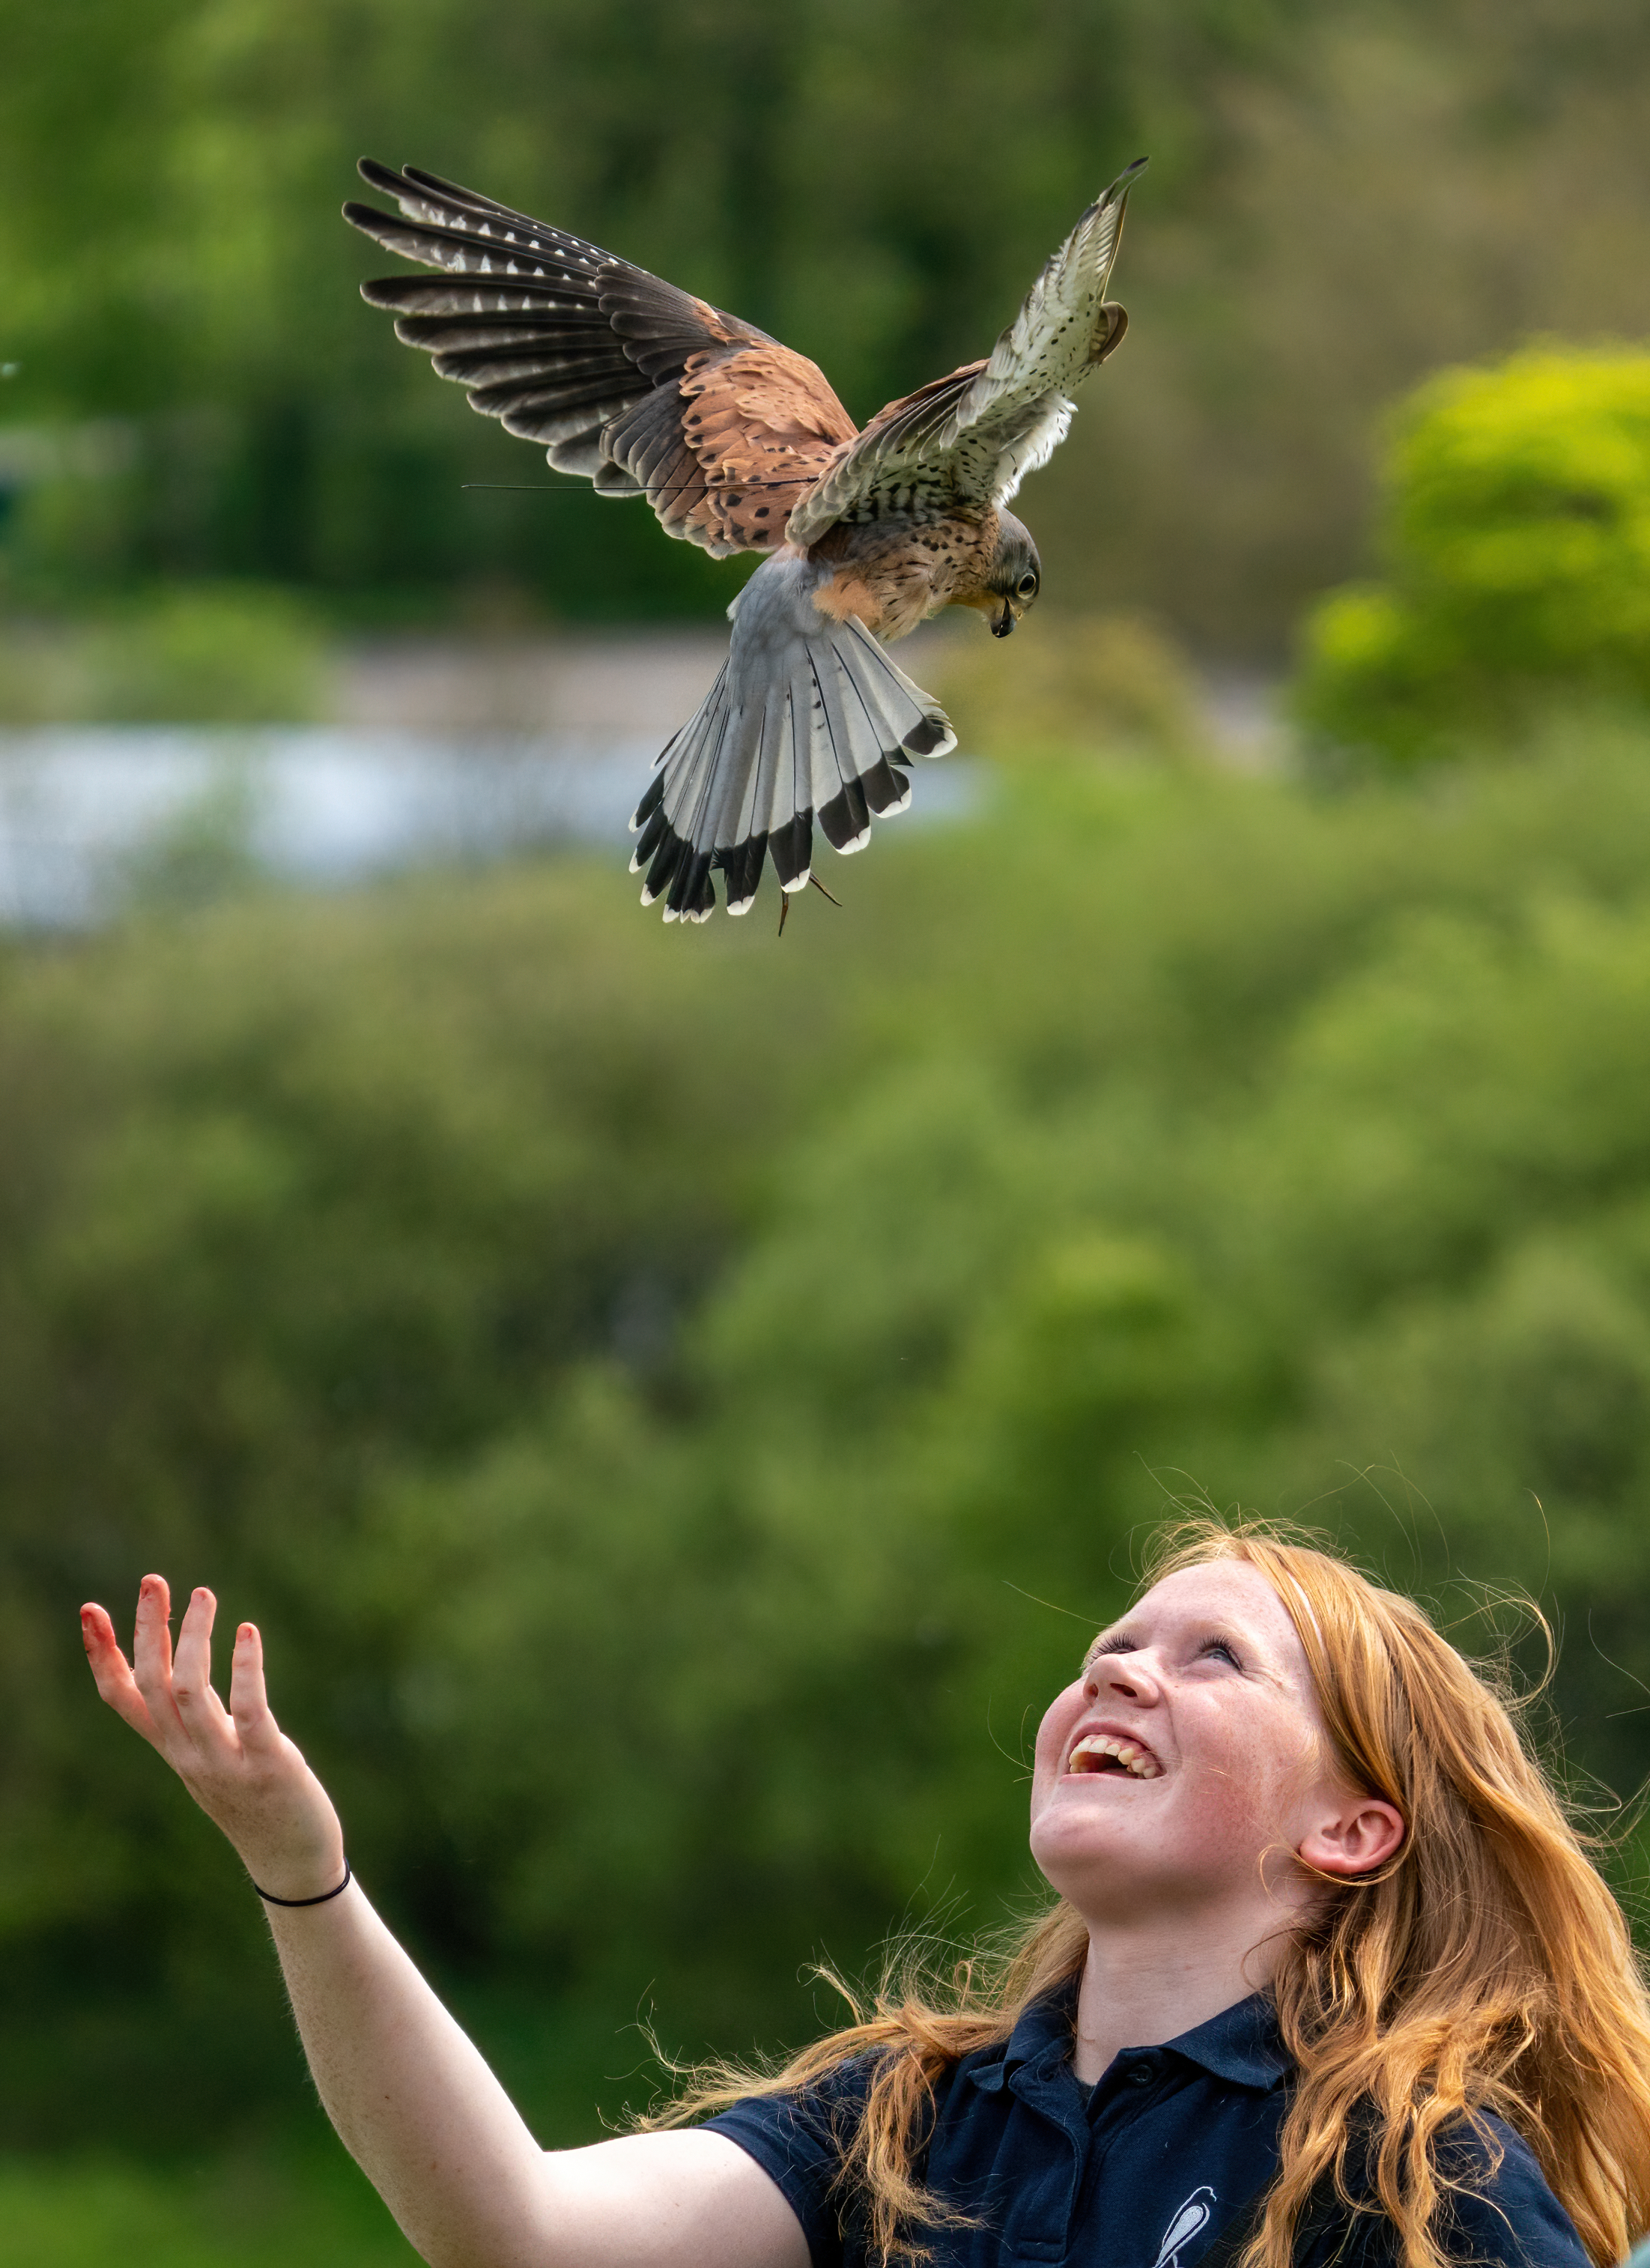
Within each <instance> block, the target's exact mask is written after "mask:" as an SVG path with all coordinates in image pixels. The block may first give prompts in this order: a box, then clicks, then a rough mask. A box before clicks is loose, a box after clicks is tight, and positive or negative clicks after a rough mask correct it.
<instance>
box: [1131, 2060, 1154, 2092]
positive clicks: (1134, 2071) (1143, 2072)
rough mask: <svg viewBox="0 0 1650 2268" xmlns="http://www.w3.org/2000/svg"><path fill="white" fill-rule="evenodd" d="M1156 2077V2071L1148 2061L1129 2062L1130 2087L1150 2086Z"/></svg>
mask: <svg viewBox="0 0 1650 2268" xmlns="http://www.w3.org/2000/svg"><path fill="white" fill-rule="evenodd" d="M1156 2077H1157V2073H1155V2072H1154V2071H1153V2068H1152V2066H1151V2065H1150V2064H1149V2063H1137V2064H1131V2066H1129V2084H1130V2085H1131V2087H1150V2085H1151V2084H1152V2081H1153V2080H1154V2079H1155V2078H1156Z"/></svg>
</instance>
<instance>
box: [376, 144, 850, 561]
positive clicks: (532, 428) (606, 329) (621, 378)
mask: <svg viewBox="0 0 1650 2268" xmlns="http://www.w3.org/2000/svg"><path fill="white" fill-rule="evenodd" d="M360 171H361V176H362V179H363V180H365V181H368V182H370V183H371V185H372V187H373V188H375V189H378V190H380V191H382V192H383V193H385V194H386V195H389V196H391V197H393V198H394V201H395V203H396V206H397V208H398V210H399V217H397V216H396V215H395V214H391V213H386V212H380V211H379V210H378V209H377V208H376V207H375V206H372V205H362V204H353V203H352V204H347V205H345V207H344V209H343V212H344V218H345V219H346V220H347V221H349V222H350V224H351V225H352V226H354V227H356V228H358V229H359V230H361V232H362V233H363V234H364V235H366V236H370V237H371V238H372V239H373V241H374V242H375V243H378V244H381V245H382V246H383V247H385V249H386V250H387V251H389V252H396V253H400V254H401V256H402V257H403V258H404V259H408V260H416V261H421V262H422V263H423V265H424V267H426V268H438V269H443V270H445V271H446V272H445V274H444V275H443V276H442V278H441V279H440V281H438V282H429V281H426V280H425V279H424V277H422V276H391V277H387V278H386V279H384V280H382V281H380V282H376V283H369V284H363V285H362V286H361V296H362V298H364V299H365V300H366V301H367V303H368V305H369V306H374V307H386V308H388V309H390V310H391V311H392V312H393V313H394V314H395V316H396V318H397V320H396V324H395V335H396V337H397V338H399V339H401V340H402V341H403V342H405V343H406V344H407V345H408V346H414V347H423V348H424V349H425V350H427V351H428V352H429V354H430V355H431V357H432V360H433V363H434V366H435V369H436V371H437V372H438V375H439V376H441V377H442V378H450V379H455V380H456V381H457V382H458V384H460V386H462V387H465V388H466V389H467V390H468V394H469V398H470V407H471V408H472V409H478V410H480V411H481V412H482V415H483V416H489V417H497V418H498V419H499V420H500V421H501V422H502V423H503V425H504V428H505V431H506V432H507V433H515V434H519V436H520V438H522V439H523V440H527V441H538V442H541V443H544V444H545V445H546V446H547V451H548V454H549V461H550V463H551V464H552V465H553V466H554V467H555V468H556V470H557V471H558V472H564V473H582V474H584V475H586V477H588V478H589V479H591V480H593V482H594V483H595V486H596V488H597V490H599V491H600V493H601V494H602V495H604V496H645V497H647V500H648V502H649V503H650V504H652V507H653V510H654V511H655V512H657V513H658V515H659V522H660V525H661V526H662V527H664V529H665V532H666V534H667V535H675V536H680V537H681V538H682V539H683V540H684V541H687V542H689V543H696V544H698V545H700V546H701V547H702V548H703V549H704V550H706V551H709V552H710V553H711V555H712V556H714V557H716V558H725V557H726V556H728V555H729V554H730V553H732V552H735V551H770V550H773V549H776V548H777V546H778V545H779V544H780V543H782V542H783V541H784V527H785V522H786V519H788V518H789V516H790V513H791V512H792V509H793V508H794V506H795V504H797V502H798V500H799V498H800V497H803V496H805V495H806V494H807V492H808V490H810V489H812V488H813V487H814V485H815V484H816V483H817V482H818V480H819V478H820V475H821V473H823V472H824V471H825V470H826V469H827V468H829V465H830V464H831V463H832V462H834V460H836V458H837V457H838V456H839V455H840V454H841V453H842V450H843V446H844V444H846V443H848V442H850V441H851V440H852V439H853V438H854V433H855V431H856V428H855V425H854V422H853V420H852V418H851V417H850V416H849V415H848V412H847V411H846V410H845V409H843V405H842V403H841V402H840V401H838V400H837V399H836V394H834V393H833V392H832V391H831V388H830V387H829V384H828V383H827V381H826V379H825V377H824V374H823V372H821V370H820V369H819V368H818V366H817V365H815V364H814V363H811V362H809V361H808V360H807V357H806V356H803V355H799V354H796V353H794V352H793V351H792V349H791V348H789V347H786V346H782V345H780V343H779V342H778V341H777V339H770V337H769V336H768V335H767V334H766V332H764V331H759V330H756V329H755V328H754V327H753V326H752V325H750V324H748V323H742V322H740V320H739V318H738V317H737V316H736V315H727V314H724V313H722V312H721V311H720V309H718V308H716V307H711V306H708V305H707V304H706V303H705V301H704V300H703V299H696V298H693V296H692V295H691V294H690V293H689V292H687V291H678V289H677V288H676V286H675V285H674V284H666V283H663V282H661V281H660V279H659V277H658V276H650V275H649V274H648V273H647V271H646V269H643V268H637V267H633V266H632V265H631V263H630V261H627V260H619V259H615V256H614V255H613V254H611V253H608V252H603V251H602V250H601V248H600V246H599V245H593V244H586V243H585V242H584V241H583V239H580V238H578V237H576V236H569V235H568V234H567V233H566V232H564V230H562V229H558V228H550V227H548V226H547V225H545V224H544V223H543V222H542V221H536V220H534V219H532V218H530V217H528V215H527V214H526V213H519V212H515V211H512V209H511V208H510V207H509V206H508V205H500V204H496V203H494V202H493V201H492V199H491V198H490V197H483V196H480V195H477V194H476V193H475V190H473V189H461V188H457V187H455V186H454V184H453V183H452V182H451V181H444V180H440V179H439V178H438V176H437V175H436V174H434V173H421V172H419V171H418V170H417V168H416V167H415V166H408V167H407V168H406V169H405V171H404V172H402V173H393V172H392V171H391V170H390V169H389V167H388V166H380V165H378V164H376V163H375V162H374V160H373V159H372V158H363V159H362V161H361V167H360Z"/></svg>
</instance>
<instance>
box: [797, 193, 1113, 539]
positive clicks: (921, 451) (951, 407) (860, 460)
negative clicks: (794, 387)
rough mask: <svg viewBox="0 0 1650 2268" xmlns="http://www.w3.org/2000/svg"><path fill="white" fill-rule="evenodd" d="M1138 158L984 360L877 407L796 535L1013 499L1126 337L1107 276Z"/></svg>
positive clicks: (813, 499) (800, 517)
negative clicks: (1074, 398) (1083, 383)
mask: <svg viewBox="0 0 1650 2268" xmlns="http://www.w3.org/2000/svg"><path fill="white" fill-rule="evenodd" d="M1144 165H1145V158H1136V160H1135V162H1134V164H1133V165H1132V166H1129V168H1128V169H1127V171H1126V172H1124V173H1120V174H1119V175H1118V177H1117V179H1116V180H1115V181H1114V182H1113V183H1112V185H1111V187H1110V188H1109V189H1107V190H1106V191H1105V193H1104V194H1103V195H1101V196H1100V197H1098V198H1096V200H1095V201H1094V203H1093V204H1092V205H1090V207H1089V208H1088V210H1087V211H1086V213H1085V214H1084V215H1083V217H1082V218H1081V219H1080V220H1079V222H1078V224H1077V226H1076V227H1075V228H1074V229H1073V230H1072V233H1071V234H1070V236H1068V237H1067V238H1066V239H1065V242H1064V244H1063V245H1062V246H1061V247H1060V249H1059V250H1058V251H1057V253H1056V254H1055V255H1054V257H1053V259H1052V260H1050V262H1049V264H1048V266H1047V267H1046V268H1045V269H1043V271H1042V275H1041V276H1038V278H1037V280H1036V282H1035V284H1033V285H1032V287H1031V289H1030V291H1028V293H1027V294H1026V299H1025V304H1024V306H1022V307H1021V308H1020V313H1018V314H1017V315H1016V316H1015V318H1014V320H1013V322H1012V323H1011V324H1010V325H1009V327H1008V328H1007V329H1006V330H1005V332H1004V333H1003V335H1002V336H1001V338H999V339H998V342H997V344H996V345H995V346H994V347H993V348H992V350H991V357H990V359H989V360H988V361H985V362H976V363H969V365H966V367H965V368H963V369H961V370H957V371H953V372H952V373H951V375H950V377H949V378H939V379H934V380H933V381H932V384H930V385H928V386H924V387H918V389H917V392H916V393H915V394H907V395H906V396H905V398H904V400H903V401H891V402H889V404H888V408H887V409H880V410H879V411H878V412H877V414H876V416H874V417H873V419H872V420H871V422H870V423H869V424H868V425H867V426H866V429H865V431H864V432H863V433H861V434H860V435H859V437H858V439H857V440H855V441H853V442H852V443H851V444H850V446H848V447H847V448H846V449H845V450H843V452H842V453H841V454H840V455H839V457H838V459H837V461H836V464H835V465H833V466H831V467H830V468H829V469H828V470H827V471H826V472H825V474H824V475H823V476H822V477H821V479H820V481H819V482H817V484H816V485H815V486H814V488H813V489H812V490H810V491H809V493H808V494H807V496H806V497H802V498H801V499H800V501H799V503H798V504H797V506H796V509H795V510H794V511H793V512H792V515H791V519H790V525H789V527H788V529H787V533H788V534H789V535H790V538H791V541H792V542H793V543H799V544H805V545H806V544H809V543H813V542H814V541H817V539H818V538H819V537H820V536H821V535H822V534H824V533H825V530H826V529H827V528H828V527H831V526H832V525H833V524H834V523H835V522H836V521H837V520H843V519H848V520H865V519H888V518H890V517H894V516H904V515H909V516H912V517H915V518H917V519H942V518H944V517H946V516H947V514H948V513H951V512H956V511H958V510H962V511H965V512H966V511H969V510H974V511H983V510H985V509H987V508H989V507H991V506H993V505H997V504H1006V503H1007V501H1008V499H1009V498H1010V497H1012V496H1013V494H1014V491H1015V490H1017V489H1018V488H1019V486H1020V482H1021V481H1022V480H1023V479H1024V478H1025V476H1026V475H1027V474H1028V473H1030V472H1035V470H1036V468H1037V467H1038V466H1039V465H1042V464H1045V463H1046V462H1047V461H1048V460H1049V458H1050V456H1051V455H1052V454H1053V453H1054V451H1055V450H1056V449H1057V447H1058V446H1059V445H1060V443H1061V442H1062V441H1063V440H1064V438H1065V431H1066V428H1067V426H1068V425H1069V424H1070V423H1071V421H1072V402H1071V401H1070V400H1069V398H1068V396H1069V394H1070V391H1071V389H1072V387H1074V386H1075V385H1076V384H1077V382H1078V380H1079V379H1081V378H1082V377H1084V376H1085V374H1086V372H1089V371H1090V370H1092V369H1094V366H1095V365H1096V364H1098V363H1101V362H1103V361H1104V360H1105V358H1106V357H1107V356H1108V355H1109V353H1110V352H1111V351H1112V349H1113V348H1114V347H1115V346H1116V344H1117V342H1118V341H1119V340H1120V339H1121V338H1122V336H1123V331H1124V329H1125V328H1126V327H1127V324H1128V320H1129V319H1128V317H1127V316H1126V315H1125V314H1124V313H1123V309H1122V308H1121V307H1119V306H1115V305H1112V304H1110V303H1109V302H1108V300H1107V298H1106V284H1107V282H1108V279H1109V276H1110V275H1111V269H1112V263H1113V261H1115V260H1116V256H1117V243H1118V239H1119V238H1120V237H1121V235H1122V233H1123V207H1124V206H1125V205H1126V204H1127V203H1128V200H1129V190H1130V187H1131V184H1132V182H1133V180H1134V178H1135V176H1136V174H1137V173H1138V172H1139V171H1140V169H1141V167H1142V166H1144Z"/></svg>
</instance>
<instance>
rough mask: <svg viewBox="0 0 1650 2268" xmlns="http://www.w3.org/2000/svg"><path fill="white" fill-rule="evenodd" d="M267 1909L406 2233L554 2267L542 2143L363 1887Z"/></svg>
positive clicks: (349, 2129) (444, 2251)
mask: <svg viewBox="0 0 1650 2268" xmlns="http://www.w3.org/2000/svg"><path fill="white" fill-rule="evenodd" d="M269 1919H270V1926H271V1928H272V1930H273V1932H274V1936H275V1942H276V1949H277V1951H278V1952H279V1954H280V1957H281V1967H282V1970H283V1971H284V1975H285V1977H286V1988H287V1992H288V1994H289V1996H290V1998H291V2005H292V2013H293V2014H294V2016H295V2017H296V2018H297V2020H298V2031H299V2034H300V2035H301V2036H302V2039H303V2043H304V2051H305V2053H306V2056H307V2057H308V2058H309V2067H310V2070H311V2071H312V2073H313V2074H314V2079H315V2084H316V2087H317V2088H319V2090H320V2098H321V2101H322V2102H323V2103H324V2104H325V2106H326V2110H327V2113H328V2117H330V2118H331V2120H332V2122H333V2124H334V2125H335V2127H336V2128H337V2130H338V2132H339V2134H340V2135H341V2136H342V2138H343V2142H344V2144H345V2147H347V2148H348V2150H349V2151H350V2155H351V2156H352V2157H353V2158H354V2159H355V2160H356V2161H357V2164H358V2165H359V2166H360V2167H361V2169H362V2170H363V2172H364V2173H365V2175H366V2176H367V2178H368V2179H369V2180H370V2181H371V2182H372V2183H373V2185H374V2187H375V2188H376V2189H377V2190H378V2191H379V2194H380V2195H381V2196H382V2197H383V2198H384V2201H385V2203H386V2204H387V2205H388V2206H389V2208H390V2211H391V2212H392V2213H394V2216H395V2218H396V2220H397V2221H399V2222H400V2224H401V2228H402V2229H403V2230H404V2231H405V2232H406V2235H407V2236H408V2238H409V2241H410V2242H411V2243H412V2244H413V2245H414V2246H415V2247H416V2249H417V2250H418V2251H419V2252H420V2253H421V2254H422V2255H423V2257H424V2259H425V2260H427V2261H429V2262H431V2263H432V2264H433V2268H518V2264H519V2268H528V2264H529V2263H531V2264H532V2268H546V2263H547V2262H548V2261H550V2260H552V2259H553V2258H554V2257H555V2250H556V2248H555V2245H554V2242H553V2238H552V2233H551V2231H550V2229H549V2226H548V2225H547V2223H548V2217H549V2186H550V2184H549V2169H548V2164H547V2161H546V2159H545V2157H544V2154H543V2153H542V2152H541V2150H540V2148H539V2147H538V2145H537V2143H536V2142H535V2141H534V2139H533V2136H532V2135H531V2134H530V2133H529V2132H528V2131H527V2127H526V2125H525V2124H523V2122H522V2120H521V2117H520V2116H519V2113H518V2112H517V2110H515V2108H514V2106H513V2104H512V2102H511V2101H510V2099H509V2097H508V2095H505V2091H504V2089H503V2088H501V2087H500V2086H499V2084H498V2081H497V2080H496V2079H495V2078H494V2077H493V2074H492V2073H491V2072H490V2070H489V2069H488V2067H487V2066H486V2064H485V2063H484V2062H483V2061H482V2058H481V2055H480V2054H479V2053H478V2051H476V2049H475V2046H474V2045H473V2044H472V2043H471V2042H470V2041H469V2040H468V2038H467V2037H466V2036H465V2035H464V2033H463V2032H462V2031H461V2030H460V2028H459V2026H458V2025H457V2024H456V2023H455V2022H454V2021H453V2018H452V2017H451V2016H450V2015H449V2014H448V2013H447V2011H446V2009H445V2008H444V2007H442V2005H441V2003H440V2001H439V2000H438V1999H437V1997H436V1995H435V1993H434V1992H432V1991H431V1988H430V1986H429V1985H427V1984H426V1983H425V1981H424V1978H423V1977H421V1976H420V1975H419V1973H418V1971H417V1970H416V1968H415V1967H414V1966H413V1963H412V1962H411V1961H410V1960H409V1958H408V1956H407V1955H406V1954H405V1953H404V1952H403V1951H402V1950H401V1947H400V1946H399V1945H398V1944H397V1943H396V1941H395V1940H394V1938H393V1937H392V1936H391V1935H390V1933H389V1931H388V1930H387V1928H386V1927H385V1926H384V1924H383V1923H382V1922H381V1921H380V1920H379V1918H378V1916H377V1915H376V1914H375V1913H374V1912H373V1911H372V1906H371V1904H369V1903H368V1900H367V1898H366V1896H365V1893H364V1892H363V1890H362V1889H361V1888H360V1885H359V1884H358V1883H356V1884H352V1885H351V1886H350V1889H347V1890H346V1891H345V1892H344V1893H343V1896H342V1897H338V1898H334V1899H331V1900H329V1901H328V1903H327V1904H324V1905H316V1906H306V1907H300V1908H298V1909H297V1910H296V1911H292V1910H288V1909H285V1908H283V1907H279V1906H271V1907H270V1908H269Z"/></svg>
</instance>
